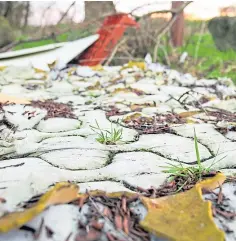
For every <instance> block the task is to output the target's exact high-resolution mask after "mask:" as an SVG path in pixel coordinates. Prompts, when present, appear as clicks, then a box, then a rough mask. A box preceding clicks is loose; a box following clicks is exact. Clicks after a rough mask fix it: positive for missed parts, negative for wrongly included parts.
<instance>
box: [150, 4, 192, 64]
mask: <svg viewBox="0 0 236 241" xmlns="http://www.w3.org/2000/svg"><path fill="white" fill-rule="evenodd" d="M190 3H191V2H184V3H183V4H182V5H181V6H180V7H179V8H178V9H177V10H176V12H175V13H174V14H172V18H171V19H170V21H169V22H167V24H166V25H165V26H164V27H162V28H161V29H160V30H159V32H158V36H157V41H156V45H155V47H154V52H153V61H154V62H156V61H157V50H158V47H159V44H160V40H161V37H162V36H163V35H165V34H166V33H167V32H168V31H169V30H170V28H171V26H172V25H173V23H174V22H175V20H176V19H177V17H178V14H179V13H180V12H182V11H183V10H184V8H185V7H187V6H188V5H189V4H190Z"/></svg>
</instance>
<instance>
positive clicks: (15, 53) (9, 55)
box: [0, 42, 65, 60]
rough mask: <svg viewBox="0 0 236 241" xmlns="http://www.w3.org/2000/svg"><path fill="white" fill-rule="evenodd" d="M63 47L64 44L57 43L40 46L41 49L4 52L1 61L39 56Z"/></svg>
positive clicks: (1, 54)
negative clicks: (25, 56) (26, 56)
mask: <svg viewBox="0 0 236 241" xmlns="http://www.w3.org/2000/svg"><path fill="white" fill-rule="evenodd" d="M63 45H65V43H64V42H63V43H55V44H47V45H44V46H39V47H34V48H28V49H21V50H15V51H9V52H4V53H0V60H2V59H9V58H15V57H18V56H24V55H30V54H37V53H41V52H45V51H50V50H53V49H56V48H59V47H62V46H63Z"/></svg>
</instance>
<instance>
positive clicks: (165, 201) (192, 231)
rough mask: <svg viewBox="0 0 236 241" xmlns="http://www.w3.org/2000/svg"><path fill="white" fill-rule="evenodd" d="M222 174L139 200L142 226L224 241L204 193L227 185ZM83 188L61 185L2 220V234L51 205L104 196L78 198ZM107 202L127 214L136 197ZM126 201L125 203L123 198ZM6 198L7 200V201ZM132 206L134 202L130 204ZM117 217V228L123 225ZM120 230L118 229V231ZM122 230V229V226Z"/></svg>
mask: <svg viewBox="0 0 236 241" xmlns="http://www.w3.org/2000/svg"><path fill="white" fill-rule="evenodd" d="M225 179H226V178H225V176H224V175H223V174H221V173H218V174H216V175H215V176H214V177H213V178H209V179H206V180H204V181H202V182H200V183H198V184H196V185H195V186H194V187H193V188H192V189H190V190H188V191H186V192H183V193H179V194H175V195H170V196H166V197H161V198H147V197H144V196H139V200H140V201H141V202H142V203H143V204H144V206H145V207H146V208H147V210H148V213H147V215H146V217H145V218H144V219H143V220H141V221H140V222H139V224H138V225H139V226H140V227H141V228H143V229H144V230H146V231H147V232H149V233H153V234H155V235H156V236H158V237H164V238H167V239H169V240H176V241H194V240H196V235H197V240H198V241H205V240H209V241H211V240H212V241H223V240H224V232H223V231H221V230H219V229H218V228H217V226H216V225H215V223H214V220H213V215H212V207H211V206H212V203H211V202H210V201H204V200H203V198H202V191H206V190H207V191H212V190H214V189H215V188H218V187H219V186H221V185H222V184H223V183H224V181H225ZM78 191H79V187H78V186H77V185H74V184H71V183H58V184H56V185H55V186H54V187H53V188H52V189H51V190H49V191H48V192H47V193H45V194H44V195H43V196H41V198H40V199H39V201H38V202H36V203H35V204H34V205H33V206H31V207H29V208H26V209H25V210H24V211H20V212H13V213H7V214H5V215H4V216H2V217H1V218H0V233H4V232H9V231H10V230H12V229H15V228H19V227H21V226H23V225H24V224H26V223H27V222H29V221H30V220H32V219H33V218H34V217H35V216H37V215H38V214H40V213H41V212H43V211H44V210H45V209H46V208H48V207H49V206H51V205H58V204H65V203H72V202H73V204H75V203H77V205H78V206H79V207H81V206H82V205H83V204H84V203H85V202H86V200H88V197H96V196H99V195H101V192H99V191H92V192H90V193H87V194H78ZM103 195H105V197H106V198H107V200H109V199H110V198H111V199H114V198H115V199H117V198H120V200H121V201H120V205H121V209H122V210H124V212H125V210H127V205H128V203H127V199H130V200H131V199H132V197H135V196H136V199H137V194H136V193H124V192H119V193H110V194H104V193H103ZM124 196H125V197H126V199H125V202H124V201H123V197H124ZM3 198H4V197H3ZM129 203H131V202H129ZM118 218H121V217H116V219H115V220H114V225H115V226H117V225H118V226H119V224H120V222H119V220H118ZM126 221H127V225H126V229H125V230H124V233H126V234H127V235H129V227H130V225H131V220H126ZM118 226H117V227H118ZM120 228H122V226H121V225H120Z"/></svg>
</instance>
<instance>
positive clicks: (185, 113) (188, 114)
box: [179, 111, 202, 118]
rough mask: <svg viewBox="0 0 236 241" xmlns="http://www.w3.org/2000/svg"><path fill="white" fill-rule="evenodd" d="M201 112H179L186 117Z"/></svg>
mask: <svg viewBox="0 0 236 241" xmlns="http://www.w3.org/2000/svg"><path fill="white" fill-rule="evenodd" d="M199 113H202V111H186V112H182V113H180V114H179V116H180V117H183V118H186V117H190V116H193V115H196V114H199Z"/></svg>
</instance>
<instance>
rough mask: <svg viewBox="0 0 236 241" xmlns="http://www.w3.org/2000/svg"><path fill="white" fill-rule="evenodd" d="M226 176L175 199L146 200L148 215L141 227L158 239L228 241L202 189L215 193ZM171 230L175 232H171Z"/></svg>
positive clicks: (209, 181) (179, 195)
mask: <svg viewBox="0 0 236 241" xmlns="http://www.w3.org/2000/svg"><path fill="white" fill-rule="evenodd" d="M223 180H224V178H223V176H222V174H221V175H219V174H217V175H216V176H215V177H213V178H211V179H209V180H207V181H203V182H201V183H199V184H197V185H195V186H194V187H193V188H192V189H191V190H189V191H186V192H184V193H179V194H176V195H172V196H167V197H162V198H157V199H150V198H145V197H142V198H141V200H142V202H143V204H144V205H145V206H146V208H147V209H148V214H147V216H146V217H145V219H144V220H143V221H141V223H140V225H141V226H142V227H143V228H144V229H146V230H147V231H148V232H151V233H154V234H155V235H157V236H158V237H164V238H167V239H170V240H175V241H195V240H196V235H197V240H198V241H206V240H208V241H224V232H223V231H221V230H220V229H218V228H217V226H216V224H215V223H214V220H213V216H212V208H211V202H210V201H204V200H203V199H202V190H201V188H206V187H207V188H209V189H214V188H216V187H218V186H219V184H222V183H223ZM170 227H171V228H170Z"/></svg>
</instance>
